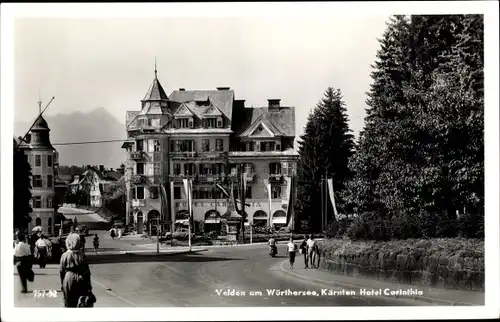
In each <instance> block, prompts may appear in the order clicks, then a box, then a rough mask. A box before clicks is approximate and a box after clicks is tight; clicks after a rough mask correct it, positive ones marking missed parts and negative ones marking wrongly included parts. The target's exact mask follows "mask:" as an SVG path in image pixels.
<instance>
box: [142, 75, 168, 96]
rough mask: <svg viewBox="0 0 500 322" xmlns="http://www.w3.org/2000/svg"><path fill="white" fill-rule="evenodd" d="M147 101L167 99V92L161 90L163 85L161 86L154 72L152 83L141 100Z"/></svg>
mask: <svg viewBox="0 0 500 322" xmlns="http://www.w3.org/2000/svg"><path fill="white" fill-rule="evenodd" d="M147 101H168V96H167V94H165V91H164V90H163V87H162V86H161V84H160V81H159V80H158V77H157V76H156V72H155V78H154V80H153V84H151V86H150V87H149V90H148V92H147V93H146V96H144V99H143V100H142V102H147Z"/></svg>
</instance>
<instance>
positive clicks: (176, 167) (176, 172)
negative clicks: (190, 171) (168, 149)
mask: <svg viewBox="0 0 500 322" xmlns="http://www.w3.org/2000/svg"><path fill="white" fill-rule="evenodd" d="M180 174H181V164H180V163H174V175H175V176H178V175H180Z"/></svg>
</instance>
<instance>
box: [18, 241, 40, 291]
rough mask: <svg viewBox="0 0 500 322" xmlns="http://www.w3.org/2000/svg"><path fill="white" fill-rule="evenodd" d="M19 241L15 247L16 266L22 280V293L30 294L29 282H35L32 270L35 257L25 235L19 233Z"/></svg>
mask: <svg viewBox="0 0 500 322" xmlns="http://www.w3.org/2000/svg"><path fill="white" fill-rule="evenodd" d="M17 240H18V242H17V244H16V245H15V246H14V264H15V265H16V268H17V274H18V275H19V278H20V279H21V285H22V290H21V293H28V281H30V282H33V281H34V277H35V274H34V273H33V270H32V264H33V255H32V253H31V248H30V245H28V244H27V243H26V236H25V235H24V234H23V233H18V235H17Z"/></svg>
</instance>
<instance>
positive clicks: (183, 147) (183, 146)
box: [170, 140, 194, 152]
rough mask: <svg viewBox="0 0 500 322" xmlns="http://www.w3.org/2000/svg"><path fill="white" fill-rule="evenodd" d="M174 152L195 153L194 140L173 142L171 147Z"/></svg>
mask: <svg viewBox="0 0 500 322" xmlns="http://www.w3.org/2000/svg"><path fill="white" fill-rule="evenodd" d="M170 148H171V149H172V152H193V151H194V141H193V140H175V141H172V144H171V146H170Z"/></svg>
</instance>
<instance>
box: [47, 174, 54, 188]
mask: <svg viewBox="0 0 500 322" xmlns="http://www.w3.org/2000/svg"><path fill="white" fill-rule="evenodd" d="M53 186H54V179H53V177H52V175H51V174H49V175H47V188H52V187H53Z"/></svg>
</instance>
